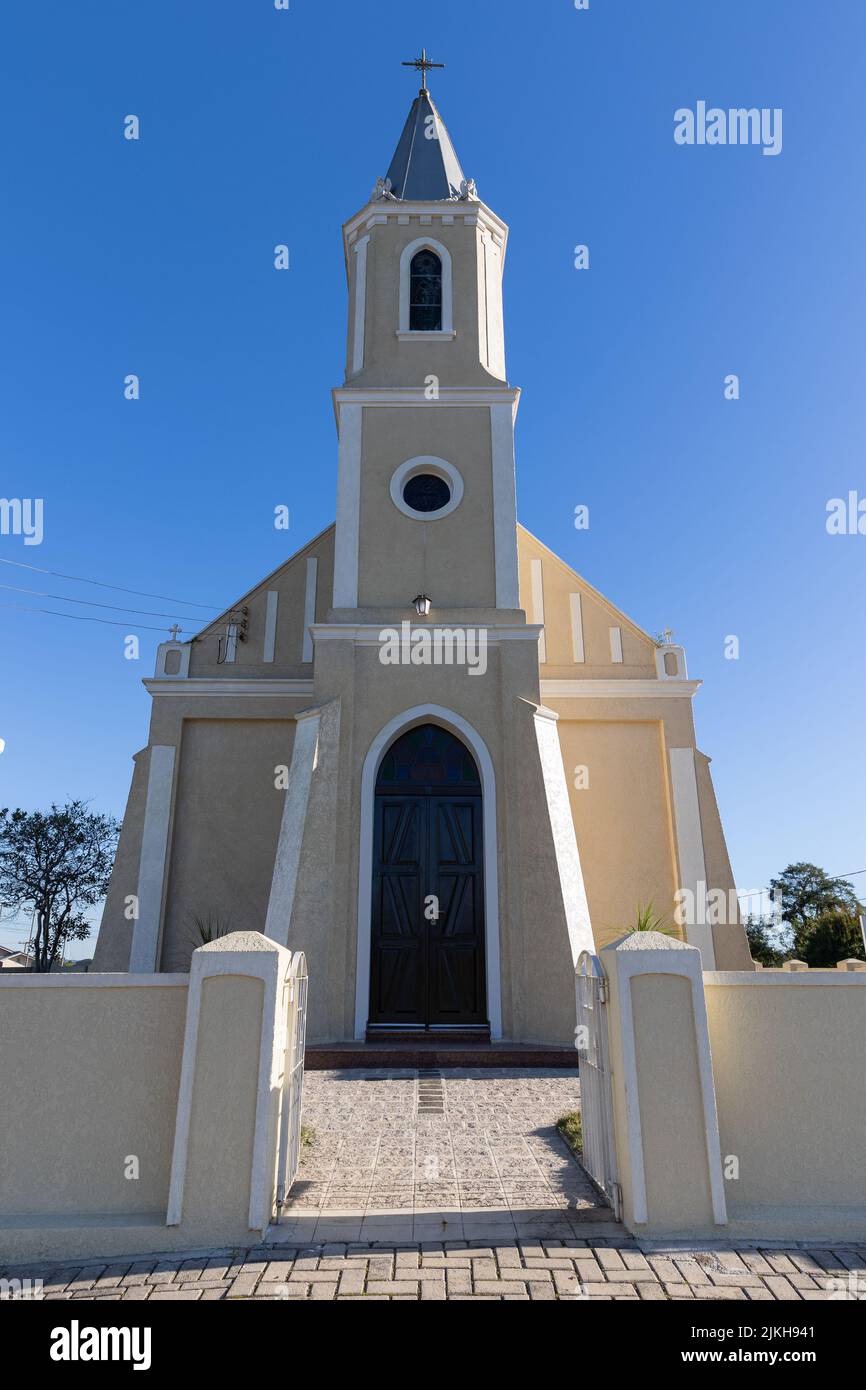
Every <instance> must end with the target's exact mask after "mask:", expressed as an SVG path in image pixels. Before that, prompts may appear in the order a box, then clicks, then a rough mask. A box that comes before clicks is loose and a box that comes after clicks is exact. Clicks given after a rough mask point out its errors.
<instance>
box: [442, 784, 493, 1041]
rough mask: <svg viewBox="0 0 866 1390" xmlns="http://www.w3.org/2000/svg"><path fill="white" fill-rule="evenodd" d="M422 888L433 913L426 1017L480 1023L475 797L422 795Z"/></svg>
mask: <svg viewBox="0 0 866 1390" xmlns="http://www.w3.org/2000/svg"><path fill="white" fill-rule="evenodd" d="M428 806H429V845H430V858H429V865H428V873H427V883H428V888H427V892H428V893H435V895H436V896H437V897H438V899H439V918H438V920H437V921H435V922H431V923H430V924H429V928H428V969H429V984H428V1022H429V1023H430V1024H432V1025H434V1026H435V1025H440V1026H441V1025H442V1024H447V1023H451V1024H461V1023H462V1024H477V1023H485V1022H486V1021H487V1020H486V1007H485V995H484V894H483V878H482V874H483V864H482V853H481V798H480V797H478V796H467V797H460V798H453V797H438V796H433V797H429V798H428Z"/></svg>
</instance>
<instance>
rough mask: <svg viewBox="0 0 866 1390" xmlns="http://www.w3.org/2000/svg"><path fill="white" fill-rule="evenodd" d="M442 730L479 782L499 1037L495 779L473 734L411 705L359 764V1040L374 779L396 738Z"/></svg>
mask: <svg viewBox="0 0 866 1390" xmlns="http://www.w3.org/2000/svg"><path fill="white" fill-rule="evenodd" d="M426 723H432V724H441V725H442V727H443V728H445V729H450V731H451V733H453V734H455V735H456V736H457V738H459V739H462V740H463V742H464V743H465V744H466V746H467V748H468V749H469V750H470V752H471V753H472V754H473V756H474V758H475V761H476V763H477V765H478V771H479V773H480V776H481V810H482V823H483V827H484V831H483V833H484V927H485V953H484V954H485V967H486V975H487V1014H488V1017H489V1019H490V1036H491V1038H501V1037H502V980H501V973H500V947H499V869H498V852H497V844H498V837H497V822H496V773H495V771H494V767H493V759H492V758H491V756H490V753H489V751H488V749H487V745H486V743H485V742H484V740H483V739H482V737H481V735H480V734H479V733H478V732H477V730H476V729H474V728H473V727H472V725H471V724H470V723H468V721H467V720H465V719H464V718H463V717H462V716H461V715H459V714H455V712H454V711H453V710H450V709H443V708H442V706H441V705H415V707H414V708H413V709H407V710H404V711H403V713H402V714H398V715H395V717H394V718H393V719H391V720H389V722H388V723H387V724H386V725H385V726H384V728H383V729H380V730H379V733H378V734H377V735H376V737H375V738H374V739H373V742H372V743H371V744H370V747H369V749H368V751H367V756H366V758H365V759H364V767H363V771H362V773H361V843H360V861H359V864H358V942H357V952H356V964H355V1037H356V1038H363V1037H364V1036H365V1034H366V1030H367V1019H368V1016H369V1012H370V948H371V935H372V922H371V918H372V899H373V816H374V805H373V803H374V799H375V794H376V775H377V773H378V771H379V764H380V763H381V761H382V759H383V757H384V756H385V753H386V752H387V750H388V748H389V747H390V746H391V744H392V743H393V741H394V739H395V738H397V736H398V735H399V734H402V733H405V732H406V730H407V729H412V728H414V727H415V726H416V725H418V724H426Z"/></svg>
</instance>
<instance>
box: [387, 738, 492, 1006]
mask: <svg viewBox="0 0 866 1390" xmlns="http://www.w3.org/2000/svg"><path fill="white" fill-rule="evenodd" d="M371 947H372V960H371V970H370V1019H369V1021H370V1025H371V1026H373V1027H391V1028H410V1029H435V1028H444V1027H463V1028H469V1027H483V1026H485V1025H486V1023H487V1002H486V995H485V968H484V868H483V830H482V798H481V785H480V781H479V778H478V772H477V769H476V767H475V763H474V760H473V758H472V755H471V754H470V753H469V751H468V749H467V748H466V747H465V745H463V744H462V743H461V742H460V740H459V739H457V738H456V737H455V736H454V735H453V734H451V733H450V732H448V731H447V730H445V729H442V728H440V727H439V726H438V725H421V726H419V727H417V728H415V729H412V730H410V731H409V733H408V734H405V735H403V737H402V738H401V739H399V740H398V741H397V743H396V744H394V745H392V747H391V749H389V751H388V753H387V754H386V756H385V758H384V759H383V762H382V766H381V768H380V772H379V778H378V780H377V785H376V798H375V825H374V836H373V902H372V933H371Z"/></svg>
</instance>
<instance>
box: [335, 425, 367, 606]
mask: <svg viewBox="0 0 866 1390" xmlns="http://www.w3.org/2000/svg"><path fill="white" fill-rule="evenodd" d="M363 414H364V410H363V406H360V405H350V404H349V403H348V402H346V403H345V404H343V405H342V406H341V409H340V414H339V419H340V457H339V471H338V477H337V534H336V537H335V545H334V607H335V608H357V607H358V532H359V528H360V524H361V518H360V510H361V439H362V434H363Z"/></svg>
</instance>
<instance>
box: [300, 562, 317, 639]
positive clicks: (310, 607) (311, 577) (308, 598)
mask: <svg viewBox="0 0 866 1390" xmlns="http://www.w3.org/2000/svg"><path fill="white" fill-rule="evenodd" d="M318 569H319V562H318V560H317V559H316V558H315V556H314V555H311V556H310V557H309V558H308V560H307V578H306V588H305V589H304V650H303V653H302V657H301V659H302V660H303V661H312V659H313V635H312V633H311V632H310V627H311V626H312V624H313V623H314V622H315V621H316V577H317V574H318Z"/></svg>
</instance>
